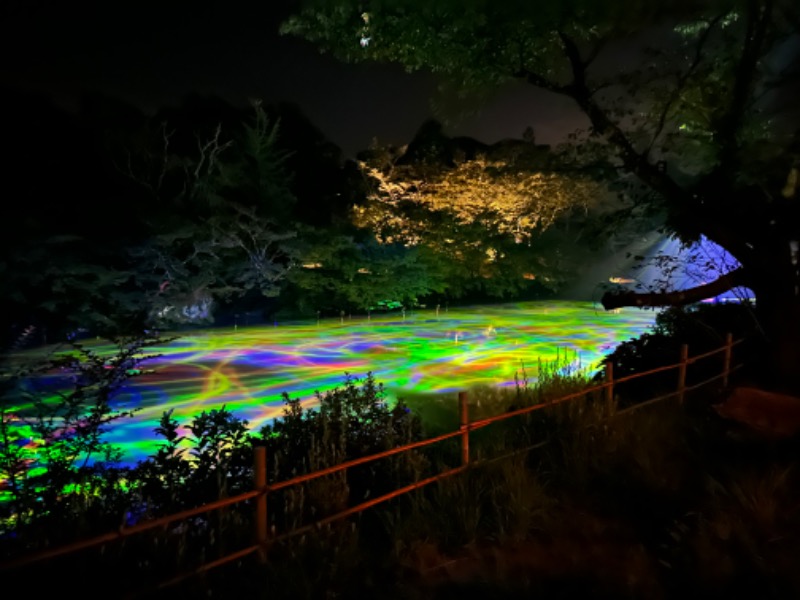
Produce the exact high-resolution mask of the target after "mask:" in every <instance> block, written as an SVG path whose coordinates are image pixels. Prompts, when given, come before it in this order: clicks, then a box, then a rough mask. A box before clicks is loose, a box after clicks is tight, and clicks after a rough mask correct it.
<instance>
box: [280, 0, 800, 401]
mask: <svg viewBox="0 0 800 600" xmlns="http://www.w3.org/2000/svg"><path fill="white" fill-rule="evenodd" d="M799 23H800V20H798V17H797V10H796V6H795V5H794V3H793V2H791V1H789V0H775V1H773V0H753V1H752V2H739V1H738V0H722V1H714V2H700V3H678V4H675V3H669V2H656V3H653V2H645V1H636V2H590V1H588V0H587V1H584V0H578V1H576V2H568V3H565V2H537V3H524V2H503V3H489V2H484V1H483V0H475V1H470V2H460V1H459V2H456V1H451V0H444V1H442V2H437V3H435V4H428V3H423V2H418V1H416V0H411V1H409V2H400V3H392V2H381V3H374V4H370V5H369V6H368V7H366V8H365V6H364V5H363V3H361V2H356V1H352V2H337V3H336V4H335V5H333V4H330V3H325V2H314V1H311V2H308V3H306V4H305V5H304V7H303V8H302V9H301V10H300V11H299V13H298V14H296V15H295V16H293V17H291V18H290V19H289V20H288V21H287V22H286V23H285V24H284V27H283V31H284V32H285V33H290V34H294V35H299V36H301V37H304V38H306V39H308V40H311V41H312V42H315V43H316V44H318V45H319V46H320V47H321V48H323V49H324V50H327V51H330V52H332V53H333V54H334V55H336V56H338V57H339V58H342V59H344V60H347V61H353V62H357V61H367V60H377V61H381V62H392V63H398V64H400V65H402V66H404V67H405V68H406V69H408V70H410V71H416V70H422V69H426V70H430V71H433V72H434V73H435V74H437V75H438V76H439V77H440V78H441V79H444V80H447V81H448V82H450V83H451V84H452V85H453V86H454V87H455V88H456V89H458V90H460V91H461V92H462V93H463V94H465V95H468V96H470V95H471V96H473V97H474V95H476V94H477V95H480V94H482V93H484V92H487V91H490V90H498V89H500V88H501V86H503V85H505V84H507V83H509V82H512V81H518V82H520V83H524V84H528V85H532V86H535V87H537V88H540V89H542V90H544V91H546V92H548V93H551V94H555V95H557V96H560V97H562V98H563V99H565V100H568V101H569V102H570V103H572V104H573V105H574V106H576V107H577V108H578V109H579V110H580V111H581V112H582V114H583V117H584V118H585V119H586V121H588V125H589V127H588V129H587V130H584V131H577V132H575V134H574V135H572V136H571V137H570V139H569V140H568V141H567V143H566V148H565V153H566V154H565V156H567V157H570V158H569V160H577V161H578V163H579V164H582V165H584V166H586V167H591V168H593V169H594V170H595V171H596V172H597V173H598V174H599V176H600V177H601V178H602V179H603V180H605V181H611V182H613V186H612V187H614V188H616V189H618V190H619V191H620V192H621V193H623V194H625V195H626V196H627V197H629V198H631V199H633V200H634V201H635V203H636V204H637V205H638V206H642V207H648V208H647V210H646V211H645V212H650V213H659V212H660V213H662V214H663V215H664V216H665V219H666V220H665V227H666V229H667V231H668V232H670V233H673V234H675V235H677V236H678V237H679V238H680V239H681V240H682V241H684V242H694V241H697V240H699V238H700V236H701V235H705V236H706V237H707V238H708V239H710V240H711V241H713V242H715V243H717V244H719V245H720V246H721V247H723V248H724V249H725V250H727V251H728V252H729V253H730V255H731V257H732V258H733V259H735V260H736V261H737V262H738V263H739V265H741V266H740V267H739V268H737V269H734V270H733V271H731V272H729V273H726V274H725V275H723V276H721V277H719V278H718V279H717V280H716V282H718V284H719V286H720V287H721V288H723V289H720V290H718V293H721V292H723V291H725V290H726V289H731V288H734V287H738V286H746V287H749V288H750V289H752V290H753V291H754V292H755V294H756V296H757V297H758V304H757V312H758V316H759V320H760V323H761V326H762V328H763V330H764V332H765V334H766V337H767V339H768V346H767V349H768V352H765V353H764V356H765V358H766V357H768V359H767V361H766V362H765V364H764V365H763V367H764V368H765V370H766V369H769V370H771V371H772V372H773V373H774V374H775V376H776V377H777V378H779V379H780V381H781V382H782V383H783V384H784V385H787V386H794V387H797V386H798V385H800V380H798V375H797V372H796V369H795V366H796V364H797V362H798V359H800V345H798V343H797V340H798V339H800V296H798V295H797V294H796V291H795V290H796V289H797V288H798V286H800V273H798V270H797V266H796V265H797V260H798V251H797V244H796V242H797V240H798V239H799V238H800V229H798V228H799V227H800V203H798V202H797V180H798V178H797V172H798V160H799V159H800V153H798V148H800V147H799V146H798V143H797V142H798V139H800V138H798V132H797V122H798V121H797V116H798V112H797V104H796V103H792V102H791V101H790V100H789V98H791V97H792V93H793V89H794V88H793V85H794V84H795V82H796V77H797V64H798V62H797V48H798V47H797V44H796V40H797V35H798V24H799ZM622 55H624V56H625V59H624V60H622V59H620V56H622ZM573 157H574V158H573ZM697 293H698V294H699V293H701V291H698V292H697ZM700 299H702V298H700V297H696V295H693V294H692V293H690V292H680V293H676V294H672V295H658V294H647V295H637V294H634V293H630V294H625V293H614V292H609V293H608V294H606V296H605V297H604V300H603V304H604V306H605V307H606V308H609V309H610V308H616V307H618V306H622V305H626V306H640V305H643V304H645V305H647V304H649V305H665V304H670V305H677V304H688V303H692V302H695V301H698V300H700Z"/></svg>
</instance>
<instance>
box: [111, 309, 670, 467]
mask: <svg viewBox="0 0 800 600" xmlns="http://www.w3.org/2000/svg"><path fill="white" fill-rule="evenodd" d="M654 320H655V313H654V312H652V311H642V310H639V309H623V311H621V312H619V313H609V312H604V311H603V310H602V309H598V308H595V307H594V306H593V305H592V304H590V303H582V302H531V303H520V304H504V305H494V306H480V307H470V308H465V309H450V310H449V311H445V310H444V309H442V310H440V311H439V314H438V315H437V314H436V311H433V310H421V311H409V312H407V313H406V314H405V318H403V315H402V314H391V315H382V316H379V317H376V316H373V317H372V318H371V319H367V317H358V318H352V319H350V318H345V319H344V320H343V321H342V320H340V319H331V320H323V321H320V322H319V323H317V322H316V321H312V322H301V323H291V324H285V325H284V324H279V325H278V326H259V327H247V328H239V329H238V330H233V329H206V330H199V331H193V332H189V333H182V334H181V335H182V337H181V338H180V339H178V340H176V341H174V342H172V343H170V344H169V345H167V346H165V347H163V348H153V349H149V350H152V351H154V352H157V353H161V354H162V356H161V357H160V358H157V359H155V360H153V361H150V362H148V363H146V364H145V365H144V367H145V368H146V369H154V370H155V373H153V374H148V375H144V376H142V377H137V378H135V379H133V380H131V382H130V383H129V384H128V385H127V386H126V387H125V388H124V389H123V390H122V391H121V392H120V394H119V395H118V396H117V398H116V399H115V403H114V404H115V407H116V408H119V409H123V410H127V409H134V408H139V409H140V410H139V412H137V413H136V415H135V416H134V417H133V418H131V419H126V420H124V421H122V422H120V423H118V424H115V425H114V427H113V429H112V430H111V431H110V432H109V433H108V437H107V439H108V440H109V441H110V442H112V443H114V444H116V445H118V446H119V447H120V448H121V449H122V450H123V453H124V456H125V457H126V459H127V460H129V461H131V462H135V461H136V460H139V459H143V458H145V457H146V456H148V455H150V454H151V453H153V452H154V451H155V449H156V445H157V443H158V442H159V440H157V439H156V437H155V435H154V433H153V429H154V428H155V427H156V426H157V424H158V419H159V417H160V415H161V413H162V412H163V411H165V410H167V409H173V410H174V412H173V416H174V417H175V418H177V419H178V420H179V421H180V422H181V424H182V425H184V426H185V425H187V424H188V423H189V422H190V421H191V419H192V417H194V416H196V415H198V414H199V413H200V412H201V411H204V410H211V409H213V408H220V407H221V406H222V405H225V407H226V408H227V409H228V410H230V411H232V412H233V413H234V414H235V415H236V416H238V417H241V418H244V419H247V420H249V421H250V425H251V428H253V429H256V428H258V427H260V426H261V425H263V424H265V423H266V422H268V421H269V420H270V419H273V418H275V417H277V416H280V415H281V414H282V411H283V407H284V404H283V401H282V399H281V393H282V392H288V393H289V394H290V395H291V396H292V397H295V398H301V399H306V400H307V401H308V404H307V405H311V404H312V403H313V401H314V399H313V395H314V392H315V391H317V390H318V391H320V392H324V391H326V390H329V389H331V388H334V387H336V386H337V385H341V384H342V382H343V380H344V374H345V373H349V374H351V375H354V376H356V377H362V376H364V375H365V374H366V373H367V372H369V371H371V372H373V373H374V374H375V378H376V380H377V381H380V382H382V383H383V384H384V386H385V388H386V390H387V391H388V392H389V395H390V397H401V396H403V394H408V393H414V394H417V393H447V392H455V391H458V390H463V389H468V388H470V387H473V386H476V385H492V386H503V385H514V377H515V374H521V372H522V370H523V368H524V370H525V372H526V374H527V376H528V378H529V380H531V381H533V380H535V378H536V366H537V361H538V359H539V358H541V359H542V360H553V359H555V357H556V353H557V352H558V351H560V352H561V354H562V355H563V354H564V350H569V351H574V352H576V353H577V356H578V359H579V360H580V362H581V364H582V365H583V366H584V367H594V366H596V364H597V363H598V361H599V360H600V359H601V358H602V356H603V354H605V353H607V352H609V351H611V350H612V349H613V348H614V347H615V346H616V345H617V344H619V343H620V342H622V341H625V340H628V339H630V338H631V337H635V336H638V335H639V334H641V333H643V332H645V331H646V330H648V329H649V328H650V326H651V325H652V324H653V322H654ZM97 349H98V350H99V351H101V352H102V351H108V352H111V351H112V348H111V346H107V347H105V346H104V347H99V348H97ZM183 434H184V435H189V434H190V432H188V431H186V430H183Z"/></svg>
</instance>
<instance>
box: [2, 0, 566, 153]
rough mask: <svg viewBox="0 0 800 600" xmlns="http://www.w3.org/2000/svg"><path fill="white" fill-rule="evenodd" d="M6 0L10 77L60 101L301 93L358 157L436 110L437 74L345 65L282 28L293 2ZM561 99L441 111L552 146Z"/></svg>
mask: <svg viewBox="0 0 800 600" xmlns="http://www.w3.org/2000/svg"><path fill="white" fill-rule="evenodd" d="M0 4H2V8H0V11H2V12H0V38H1V39H0V45H1V47H0V74H1V75H0V77H2V81H1V83H2V85H4V86H5V87H8V88H12V89H15V90H22V91H36V92H43V93H46V94H48V95H50V96H52V97H53V98H54V99H55V100H56V101H57V102H58V103H59V104H60V105H62V106H66V107H74V106H76V105H77V101H78V98H79V97H80V95H81V94H82V93H83V92H85V91H95V92H102V93H105V94H108V95H110V96H112V97H116V98H121V99H124V100H126V101H128V102H131V103H133V104H135V105H136V106H138V107H140V108H141V109H143V110H145V111H148V112H152V111H154V110H156V109H157V108H158V107H160V106H164V105H174V104H177V103H178V102H179V101H180V100H181V99H182V98H183V97H185V96H186V95H187V94H190V93H193V92H196V93H200V94H208V95H216V96H220V97H222V98H224V99H226V100H227V101H229V102H231V103H233V104H235V105H244V104H245V103H246V102H247V101H248V99H250V98H259V99H262V100H263V101H264V102H265V103H268V104H269V103H277V102H292V103H296V104H297V105H299V106H300V108H301V109H302V110H303V112H304V113H305V114H306V115H307V116H308V117H309V118H310V119H311V121H312V122H313V123H314V124H315V125H316V126H317V127H319V128H320V129H321V130H322V132H323V133H324V134H325V135H326V136H328V137H329V138H330V139H331V140H332V141H333V142H334V143H336V144H338V145H339V146H341V147H342V148H343V149H344V151H345V152H346V153H347V154H348V155H353V154H354V153H355V152H357V151H359V150H361V149H364V148H366V147H368V145H369V144H370V141H371V140H372V139H373V138H377V139H378V140H379V141H380V142H382V143H394V144H402V143H406V142H408V141H409V140H410V139H411V137H412V136H413V134H414V132H415V131H416V130H417V129H418V128H419V126H420V125H421V124H422V123H423V121H424V120H425V119H427V118H429V117H431V116H433V111H432V109H431V102H430V101H431V98H432V97H433V95H434V93H435V91H436V86H437V82H436V81H435V80H434V79H433V77H432V76H430V75H428V74H424V73H418V74H414V75H409V74H406V73H405V72H403V71H402V69H400V68H398V67H396V66H387V65H375V64H370V65H347V64H342V63H339V62H338V61H336V60H334V59H333V58H331V57H330V56H326V55H321V54H320V53H319V51H318V50H317V49H316V48H315V47H314V46H312V45H311V44H309V43H307V42H304V41H302V40H299V39H296V38H291V37H286V36H279V35H278V33H277V30H278V26H279V24H280V22H281V20H282V19H283V18H284V17H285V16H286V14H288V9H287V6H288V5H289V4H291V2H287V1H285V0H282V1H281V2H276V1H275V0H263V1H261V2H252V3H250V2H243V1H241V0H229V1H226V2H209V3H201V2H193V3H189V2H185V1H184V0H169V1H166V2H163V3H158V4H156V3H147V2H131V1H130V0H117V1H114V2H95V1H83V2H81V1H80V0H78V1H76V2H56V1H53V0H10V1H9V0H7V1H5V2H2V3H0ZM276 5H280V6H282V7H283V9H282V10H278V9H276V8H275V6H276ZM554 100H556V101H554ZM557 100H558V99H555V98H553V97H550V96H548V95H547V93H545V92H541V91H538V90H535V89H532V88H529V87H527V86H519V87H512V88H510V89H508V90H504V91H502V92H501V93H499V94H498V95H497V97H496V98H495V99H494V100H492V101H491V102H490V103H489V104H488V105H487V106H485V107H484V108H483V109H482V110H481V112H480V113H479V114H477V115H475V116H472V117H469V118H463V117H462V118H460V119H457V118H456V116H455V113H454V114H451V115H438V117H440V118H442V117H445V118H447V119H448V122H449V123H450V124H449V126H448V131H449V133H451V134H459V135H470V136H473V137H476V138H478V139H481V140H482V141H485V142H494V141H497V140H499V139H503V138H508V137H520V136H521V134H522V131H523V130H524V129H525V128H526V127H527V126H528V125H531V126H533V127H534V129H535V131H536V135H537V140H538V141H540V142H542V143H552V142H555V141H557V140H558V139H559V138H560V137H561V136H562V135H563V133H564V132H565V131H566V130H568V129H572V128H573V127H574V126H575V123H576V122H577V121H576V116H575V112H574V111H573V110H571V109H570V107H569V106H568V105H565V104H564V102H559V101H557Z"/></svg>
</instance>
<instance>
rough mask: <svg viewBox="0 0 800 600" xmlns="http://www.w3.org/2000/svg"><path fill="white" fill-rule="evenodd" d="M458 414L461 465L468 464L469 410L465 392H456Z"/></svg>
mask: <svg viewBox="0 0 800 600" xmlns="http://www.w3.org/2000/svg"><path fill="white" fill-rule="evenodd" d="M458 412H459V415H460V421H461V427H459V429H460V430H461V465H462V466H467V465H468V464H469V408H468V406H467V392H458Z"/></svg>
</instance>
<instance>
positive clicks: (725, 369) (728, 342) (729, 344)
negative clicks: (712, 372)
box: [722, 333, 733, 388]
mask: <svg viewBox="0 0 800 600" xmlns="http://www.w3.org/2000/svg"><path fill="white" fill-rule="evenodd" d="M732 350H733V334H732V333H727V334H725V355H724V356H725V358H724V362H723V364H722V387H725V388H726V387H728V375H729V374H730V371H731V351H732Z"/></svg>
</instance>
